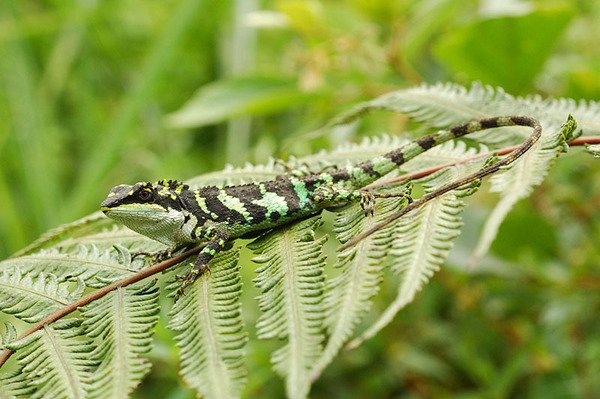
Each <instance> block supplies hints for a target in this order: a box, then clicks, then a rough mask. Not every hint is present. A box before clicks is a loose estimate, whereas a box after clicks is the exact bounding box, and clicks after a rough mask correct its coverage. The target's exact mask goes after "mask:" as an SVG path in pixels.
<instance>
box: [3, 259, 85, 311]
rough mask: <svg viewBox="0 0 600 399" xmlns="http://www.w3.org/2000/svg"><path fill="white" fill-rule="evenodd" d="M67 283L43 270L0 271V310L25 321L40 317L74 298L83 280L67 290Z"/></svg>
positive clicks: (78, 292)
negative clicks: (28, 271)
mask: <svg viewBox="0 0 600 399" xmlns="http://www.w3.org/2000/svg"><path fill="white" fill-rule="evenodd" d="M68 286H69V284H68V283H64V282H60V281H59V279H58V278H57V277H56V276H55V275H53V274H46V273H44V272H41V273H38V274H37V275H36V276H32V275H31V274H29V273H22V272H21V271H20V270H19V269H14V270H10V269H9V270H3V271H2V272H0V311H2V312H4V313H8V314H12V315H14V316H15V317H17V318H19V319H21V320H23V321H26V322H28V323H35V322H38V321H40V320H42V319H43V318H44V317H46V316H48V315H49V314H51V313H52V312H54V311H55V310H57V309H59V308H62V307H64V306H66V305H68V304H69V303H71V302H73V301H74V300H76V299H77V298H78V297H79V296H81V293H82V292H83V288H84V285H83V282H82V281H81V280H79V281H78V284H77V288H76V289H75V290H74V291H73V292H69V288H68Z"/></svg>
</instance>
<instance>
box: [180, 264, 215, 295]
mask: <svg viewBox="0 0 600 399" xmlns="http://www.w3.org/2000/svg"><path fill="white" fill-rule="evenodd" d="M205 272H208V273H209V274H210V267H208V265H205V264H202V265H199V267H198V265H196V266H194V267H193V268H192V270H190V271H189V272H188V274H186V275H185V276H179V275H177V276H176V277H175V278H176V279H177V281H181V286H180V287H179V288H178V289H177V292H176V293H175V302H177V301H178V300H179V298H181V297H182V296H183V295H184V294H185V290H186V288H187V287H189V286H191V285H192V284H194V282H195V281H196V280H198V279H199V278H200V277H201V276H202V275H203V274H204V273H205Z"/></svg>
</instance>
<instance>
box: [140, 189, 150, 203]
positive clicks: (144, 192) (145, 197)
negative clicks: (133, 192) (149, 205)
mask: <svg viewBox="0 0 600 399" xmlns="http://www.w3.org/2000/svg"><path fill="white" fill-rule="evenodd" d="M138 198H139V199H141V200H142V201H148V200H150V198H152V191H150V190H141V191H140V192H139V193H138Z"/></svg>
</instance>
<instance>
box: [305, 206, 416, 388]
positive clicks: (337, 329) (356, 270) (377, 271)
mask: <svg viewBox="0 0 600 399" xmlns="http://www.w3.org/2000/svg"><path fill="white" fill-rule="evenodd" d="M404 201H406V200H398V199H384V200H380V201H378V203H377V206H376V209H375V216H373V217H365V216H364V210H363V209H362V208H361V206H360V205H358V204H354V205H352V206H350V207H347V208H344V209H342V210H340V211H338V212H336V216H335V223H334V231H335V233H336V236H337V237H338V239H339V240H340V241H341V242H342V243H344V242H346V241H348V240H349V239H351V238H352V237H354V236H356V235H358V234H360V233H361V232H363V231H366V230H368V229H370V228H371V227H373V225H375V224H376V223H378V222H381V221H384V220H387V219H388V218H389V217H390V216H391V215H392V214H394V213H396V212H397V211H398V210H399V208H400V206H401V205H403V204H404ZM397 223H398V222H396V223H390V224H389V225H387V226H386V227H384V228H382V229H381V230H379V231H377V232H376V233H374V234H372V235H370V236H369V237H367V238H365V239H364V240H361V241H360V242H359V243H357V244H356V245H355V246H353V247H351V248H348V249H347V250H345V251H343V252H342V253H340V254H338V257H337V262H336V264H335V265H334V267H336V268H340V269H341V274H340V275H339V276H337V277H335V278H333V279H331V280H330V281H328V282H327V285H326V290H325V300H324V305H325V324H326V326H327V331H328V333H329V338H328V340H327V345H326V346H325V349H324V350H323V352H322V353H321V356H320V357H319V359H318V360H317V361H316V362H315V364H314V366H313V368H312V372H311V380H312V381H315V380H316V379H317V378H318V377H319V376H320V375H321V373H322V372H323V370H324V369H325V367H327V365H328V364H329V363H330V362H331V361H332V360H333V359H334V358H335V356H336V355H337V354H338V352H339V350H340V349H341V348H342V346H343V345H344V343H346V340H347V339H348V338H349V337H350V336H351V335H352V334H353V333H354V329H355V328H356V326H357V325H358V323H359V322H360V321H361V320H362V318H363V317H364V315H365V313H366V312H367V311H368V310H369V309H370V308H371V305H372V303H371V298H373V296H375V294H376V293H377V292H378V291H379V285H380V284H381V281H382V274H383V267H384V263H383V259H384V258H385V257H386V256H387V254H388V251H389V248H390V246H391V243H392V239H393V237H394V236H393V231H394V228H395V226H396V224H397Z"/></svg>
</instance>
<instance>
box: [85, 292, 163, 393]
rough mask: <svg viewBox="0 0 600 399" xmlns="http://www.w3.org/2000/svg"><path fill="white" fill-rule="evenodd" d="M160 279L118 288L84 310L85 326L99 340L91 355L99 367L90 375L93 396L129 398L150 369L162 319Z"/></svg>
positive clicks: (88, 333) (89, 334) (86, 330)
mask: <svg viewBox="0 0 600 399" xmlns="http://www.w3.org/2000/svg"><path fill="white" fill-rule="evenodd" d="M155 284H156V281H152V282H150V284H148V283H144V284H136V285H134V286H130V287H126V288H123V287H121V288H117V289H116V290H114V291H112V292H111V293H110V294H108V295H106V296H104V297H103V298H100V299H99V300H97V301H95V302H92V303H90V304H89V305H86V306H85V307H84V308H83V309H82V314H83V317H84V321H83V323H82V327H83V329H84V330H85V332H86V334H87V336H88V337H90V338H93V339H94V340H95V342H96V343H97V346H94V348H93V351H91V353H89V355H88V356H89V358H90V360H91V361H93V362H94V363H95V364H98V365H99V366H98V369H96V370H95V371H94V373H93V374H92V375H90V376H89V379H88V383H89V386H88V388H87V390H88V391H89V392H88V394H89V397H91V398H125V397H128V396H129V394H130V393H131V392H132V391H133V390H134V388H135V387H136V386H137V385H138V384H139V383H140V381H141V380H142V379H143V378H144V376H145V375H146V374H148V372H149V371H150V366H151V365H150V362H148V359H146V358H145V357H144V355H145V354H146V353H148V352H149V351H150V350H151V349H152V336H153V334H154V327H155V326H156V323H157V321H158V311H159V306H158V288H156V287H155Z"/></svg>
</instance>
